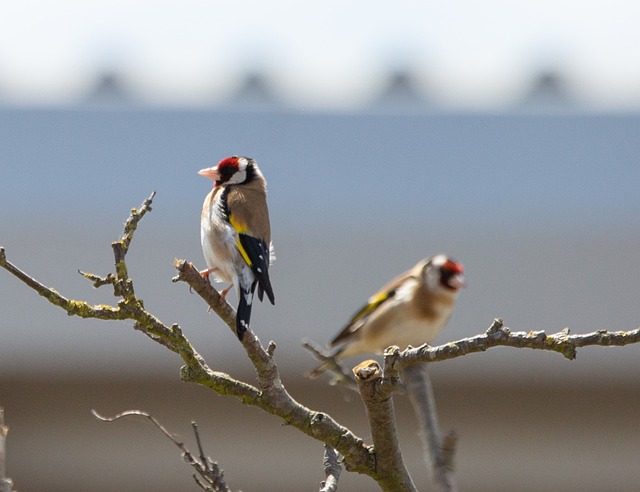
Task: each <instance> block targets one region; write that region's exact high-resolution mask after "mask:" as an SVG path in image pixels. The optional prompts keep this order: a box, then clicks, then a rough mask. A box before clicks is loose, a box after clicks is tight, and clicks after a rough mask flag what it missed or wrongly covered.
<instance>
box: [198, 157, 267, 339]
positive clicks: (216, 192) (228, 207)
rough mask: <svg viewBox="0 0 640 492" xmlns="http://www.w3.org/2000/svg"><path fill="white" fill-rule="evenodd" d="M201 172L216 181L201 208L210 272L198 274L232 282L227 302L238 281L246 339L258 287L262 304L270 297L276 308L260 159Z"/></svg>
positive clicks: (230, 160)
mask: <svg viewBox="0 0 640 492" xmlns="http://www.w3.org/2000/svg"><path fill="white" fill-rule="evenodd" d="M198 174H200V175H201V176H204V177H206V178H209V179H212V180H213V181H214V184H213V189H212V190H211V192H209V194H208V195H207V197H206V198H205V200H204V205H203V207H202V216H201V223H200V225H201V227H200V237H201V241H202V251H203V253H204V258H205V261H206V263H207V267H208V268H207V269H206V270H203V271H202V272H200V273H201V274H202V276H204V277H207V278H208V276H209V274H213V275H214V277H215V278H216V280H218V281H220V282H230V283H231V285H230V286H229V287H227V288H226V289H225V290H223V291H222V292H221V294H222V297H223V298H224V297H225V296H226V295H227V293H228V292H229V290H230V289H231V288H232V287H233V285H234V283H237V287H238V312H237V314H236V332H237V335H238V338H239V339H240V340H242V338H243V335H244V333H245V331H246V330H247V328H248V327H249V322H250V320H251V305H252V303H253V298H254V292H255V290H256V287H257V289H258V298H259V299H260V300H261V301H262V299H263V295H264V294H266V295H267V298H268V299H269V301H270V302H271V304H275V297H274V295H273V288H272V287H271V281H270V279H269V266H270V264H271V261H272V260H273V254H272V247H271V226H270V223H269V210H268V208H267V182H266V180H265V179H264V176H263V175H262V172H260V169H259V168H258V164H257V163H256V161H255V160H253V159H251V158H249V157H241V156H233V157H227V158H226V159H223V160H221V161H220V162H219V163H218V165H217V166H215V167H210V168H206V169H202V170H200V171H198Z"/></svg>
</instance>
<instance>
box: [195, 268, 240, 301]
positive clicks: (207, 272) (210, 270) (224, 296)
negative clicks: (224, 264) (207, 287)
mask: <svg viewBox="0 0 640 492" xmlns="http://www.w3.org/2000/svg"><path fill="white" fill-rule="evenodd" d="M217 271H219V269H218V268H207V269H206V270H200V272H199V273H200V275H201V276H202V278H203V279H205V280H206V281H207V282H209V284H211V280H209V275H211V274H212V273H215V272H217ZM232 288H233V284H231V285H230V286H229V287H227V288H226V289H223V290H221V291H219V292H218V293H219V294H220V297H221V298H222V300H223V301H226V300H227V294H228V293H229V291H230V290H231V289H232Z"/></svg>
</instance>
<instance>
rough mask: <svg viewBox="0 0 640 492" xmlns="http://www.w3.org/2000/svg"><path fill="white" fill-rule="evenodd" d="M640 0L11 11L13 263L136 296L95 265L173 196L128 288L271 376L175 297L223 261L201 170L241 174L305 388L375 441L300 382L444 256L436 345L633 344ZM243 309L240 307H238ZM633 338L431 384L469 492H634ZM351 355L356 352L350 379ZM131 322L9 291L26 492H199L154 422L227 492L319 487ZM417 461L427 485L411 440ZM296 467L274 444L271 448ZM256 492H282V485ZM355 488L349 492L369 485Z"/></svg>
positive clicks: (221, 364) (1, 342)
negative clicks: (545, 338) (502, 328)
mask: <svg viewBox="0 0 640 492" xmlns="http://www.w3.org/2000/svg"><path fill="white" fill-rule="evenodd" d="M639 24H640V4H635V3H633V2H626V1H624V2H623V1H618V0H613V1H612V0H609V1H607V2H604V1H598V0H594V1H588V2H577V1H575V0H574V1H570V0H569V1H562V2H558V1H553V2H552V1H549V0H542V1H538V2H535V3H530V4H526V5H523V4H517V5H516V4H511V3H509V2H502V1H491V0H490V1H487V2H482V3H477V2H471V1H465V0H459V1H453V2H446V3H444V2H415V1H399V2H394V3H393V6H390V5H386V4H385V5H383V4H382V3H376V2H363V1H355V2H348V3H347V4H344V3H343V2H332V1H328V2H327V1H325V2H306V3H305V4H304V6H303V5H301V4H300V3H299V2H293V1H290V0H275V1H272V2H258V1H242V2H205V1H186V2H180V3H178V2H171V1H157V0H156V1H154V2H151V1H147V0H139V1H137V2H135V3H134V4H131V2H124V1H109V2H106V1H94V2H90V3H86V2H78V1H73V0H61V1H58V2H44V1H42V0H40V1H38V0H31V1H29V0H22V1H20V2H12V3H6V2H5V4H3V5H2V7H0V245H2V246H4V247H5V248H6V251H7V256H8V258H9V260H10V261H12V262H14V263H15V264H16V265H18V266H19V267H21V268H23V269H24V270H26V271H27V272H29V273H30V274H32V275H33V276H34V277H36V278H38V279H39V280H40V281H42V282H43V283H45V284H46V285H49V286H52V287H55V288H56V289H57V290H58V291H60V292H61V293H62V294H63V295H65V296H67V297H70V298H75V299H85V300H88V301H90V302H93V303H113V302H115V301H114V299H113V297H112V296H111V292H110V290H109V289H108V288H102V289H98V290H96V289H93V288H92V287H91V284H90V283H89V282H87V281H86V280H85V279H83V278H82V277H80V276H79V275H77V273H76V270H78V269H81V270H83V271H89V272H93V273H95V274H99V275H105V274H106V273H108V272H110V271H112V270H113V256H112V252H111V248H110V244H111V242H112V241H113V240H115V239H117V238H118V237H119V235H120V233H121V228H122V224H123V222H124V220H125V219H126V217H127V216H128V213H129V210H130V208H131V207H137V206H139V205H140V204H141V202H142V201H143V200H144V198H146V197H147V196H148V195H149V194H150V192H151V191H153V190H155V191H157V193H158V194H157V196H156V199H155V202H154V206H153V212H152V213H151V214H149V215H148V216H146V217H145V218H144V219H143V221H142V223H141V224H140V227H139V229H138V231H137V233H136V237H135V239H134V243H133V245H132V248H131V251H130V253H129V256H128V265H129V269H130V273H131V275H132V277H133V279H134V281H135V285H136V288H137V292H138V294H139V296H140V297H142V298H143V299H144V300H145V305H146V307H147V308H148V309H149V310H150V311H151V312H153V313H154V314H156V315H157V316H158V317H160V318H161V319H162V320H163V321H164V322H166V323H174V322H177V323H179V324H180V325H181V327H182V329H183V330H184V332H185V333H186V335H187V336H188V337H189V339H190V340H191V341H192V342H193V343H194V345H195V346H196V348H197V350H198V351H199V352H200V353H202V354H203V355H204V356H205V358H206V359H207V361H208V363H209V365H210V366H212V367H213V368H215V369H218V370H222V371H226V372H229V373H231V374H232V375H234V376H238V377H241V378H244V379H245V380H248V381H249V382H251V381H253V378H254V376H253V374H252V371H251V367H250V365H249V363H248V361H247V360H246V356H245V355H244V353H243V351H242V349H241V347H240V346H239V344H238V343H237V341H236V340H235V339H234V338H233V337H232V336H231V334H230V332H229V331H228V330H227V329H226V328H225V326H224V325H223V324H222V322H220V321H219V320H218V319H216V317H215V316H214V315H212V314H208V313H207V309H206V307H205V306H204V304H203V303H202V302H201V301H200V299H199V298H198V297H197V296H196V295H193V294H190V293H189V290H188V288H187V287H185V285H183V284H172V283H171V277H172V276H173V275H174V269H173V266H172V263H173V260H174V258H186V259H188V260H190V261H193V262H194V263H195V264H196V265H197V266H200V267H204V261H203V259H202V253H201V250H200V239H199V215H200V208H201V204H202V200H203V199H204V196H205V195H206V193H208V191H209V189H210V187H211V184H210V182H209V181H207V180H204V179H202V178H201V177H199V176H198V175H197V174H196V171H197V170H198V169H200V168H202V167H204V166H209V165H213V164H215V163H216V162H217V161H219V160H220V159H221V158H223V157H226V156H228V155H232V154H241V155H248V156H251V157H254V158H256V159H257V160H258V162H259V163H260V166H261V168H262V170H263V172H264V174H265V176H266V177H267V180H268V182H269V192H270V195H269V203H270V210H271V218H272V229H273V236H274V242H275V246H276V253H277V257H278V259H277V262H276V263H275V265H274V267H273V269H272V280H273V285H274V289H275V292H276V298H277V304H276V306H275V307H273V306H270V305H262V304H261V305H257V306H256V307H255V308H254V316H253V324H254V326H253V328H254V330H255V331H256V332H257V333H258V335H259V336H260V338H261V339H262V340H263V342H265V343H266V342H268V341H269V340H274V341H275V342H276V343H277V345H278V350H277V352H276V354H277V359H278V363H279V365H280V368H281V371H282V374H283V378H284V381H285V384H286V385H287V387H288V389H289V391H290V393H291V394H292V395H294V397H296V398H297V399H298V400H299V401H301V402H302V403H304V404H306V405H309V406H311V407H312V408H314V409H318V410H323V411H327V412H328V413H330V414H331V415H332V416H333V417H335V418H336V419H338V420H339V421H340V422H341V423H343V424H344V425H347V426H349V427H351V428H352V430H354V432H356V433H357V434H358V435H360V436H362V437H363V438H365V439H369V431H368V429H367V425H366V422H365V420H364V416H363V415H364V412H363V407H362V404H361V402H360V401H359V399H358V397H357V395H351V394H345V393H344V392H343V391H341V390H339V389H337V388H335V387H330V386H328V385H327V384H326V382H327V381H326V380H316V381H308V380H305V379H304V378H303V377H302V374H303V373H304V372H305V371H307V370H309V369H311V368H312V367H313V366H314V364H315V361H314V360H312V359H311V357H310V356H309V355H308V354H306V353H305V352H304V350H303V349H302V348H301V346H300V341H301V339H303V338H310V339H313V340H315V341H316V342H318V343H322V344H323V343H325V342H326V341H328V340H329V339H330V338H331V337H332V336H333V335H334V334H335V333H336V332H337V331H338V330H339V329H340V328H341V326H342V325H343V324H344V323H345V321H346V320H347V319H348V317H349V316H350V315H351V314H352V313H353V312H354V311H355V310H356V309H357V308H358V307H359V306H360V305H361V304H362V303H363V302H364V300H365V299H366V298H367V297H368V296H369V295H370V294H372V293H373V292H374V291H376V290H377V289H378V288H379V287H380V286H381V285H382V284H384V283H385V282H386V281H387V280H389V279H390V278H391V277H393V276H395V275H396V274H397V273H399V272H401V271H403V270H405V269H407V268H409V267H410V266H412V265H413V264H414V263H416V262H417V261H418V260H420V259H421V258H423V257H426V256H430V255H432V254H435V253H438V252H444V253H447V254H450V255H452V256H454V257H455V258H457V259H459V260H460V261H462V262H463V263H464V265H465V268H466V277H467V280H468V288H467V289H465V291H463V292H462V294H461V296H460V299H459V302H458V307H457V310H456V312H455V314H454V316H453V318H452V320H451V322H450V325H449V327H448V329H447V330H446V331H445V332H444V333H443V334H442V335H441V336H440V338H439V339H438V341H439V342H442V343H444V342H447V341H450V340H455V339H458V338H462V337H466V336H471V335H475V334H477V333H480V332H482V331H484V330H485V329H486V328H487V327H488V326H489V325H490V324H491V321H492V319H493V318H495V317H503V318H504V320H505V323H506V325H507V326H509V327H511V328H512V329H515V330H540V329H544V330H547V331H548V332H556V331H559V330H561V329H563V328H565V327H569V328H571V329H572V330H573V332H588V331H592V330H597V329H612V330H617V329H633V328H636V327H637V326H638V322H639V319H640V307H639V305H638V278H639V277H640V261H639V260H638V249H639V245H640V218H639V214H638V209H639V206H640V197H639V195H638V184H639V183H640V166H639V164H640V162H639V156H640V112H639V111H640V57H639V56H638V53H640V29H638V25H639ZM230 299H231V301H232V303H235V298H234V297H230ZM639 355H640V347H633V346H630V347H625V348H590V349H585V350H581V351H580V352H579V354H578V359H577V360H576V361H567V360H564V359H562V357H561V356H559V355H557V354H548V353H541V352H534V351H525V350H515V349H509V348H496V349H492V350H491V351H489V352H486V353H483V354H479V355H471V356H467V357H463V358H460V359H456V360H453V361H448V362H444V363H440V364H436V365H433V366H432V367H431V374H432V378H433V382H434V387H435V392H436V398H437V402H438V407H439V411H440V416H441V420H442V424H443V427H444V428H445V430H446V429H455V430H456V431H457V433H458V434H459V436H460V440H459V445H458V453H457V465H458V482H459V486H460V489H461V490H478V491H482V490H487V491H489V490H491V491H496V490H522V491H536V490H550V489H551V490H566V491H572V490H576V491H577V490H580V491H582V490H636V488H637V483H638V481H640V471H639V469H638V467H637V466H636V463H637V450H638V448H639V447H640V427H639V426H638V419H637V415H638V413H639V412H640V382H639V381H640V378H639V377H638V375H639V373H640V362H639V360H640V359H639V357H638V356H639ZM359 361H360V360H359V359H354V360H352V361H349V364H350V365H355V364H356V363H357V362H359ZM180 365H181V364H180V360H179V359H178V358H177V357H175V356H173V355H172V354H170V353H168V352H167V351H166V350H164V349H163V348H162V347H160V346H156V345H154V344H153V343H152V342H150V341H149V340H148V339H146V338H145V337H144V336H142V335H141V334H140V333H137V332H135V331H134V330H133V329H132V327H131V326H130V324H129V323H107V322H99V321H90V320H81V319H75V318H69V317H67V316H66V315H65V314H64V313H63V312H62V311H61V310H60V309H57V308H55V307H53V306H51V305H49V304H48V303H47V302H46V301H45V300H43V299H41V298H39V297H38V296H37V294H35V293H34V292H33V291H31V290H29V289H28V288H27V287H26V286H24V285H23V284H21V283H20V282H19V281H17V280H16V279H15V278H13V277H11V276H10V275H9V274H8V273H7V272H5V271H4V270H3V271H0V406H3V407H4V408H5V418H6V423H7V425H9V427H10V429H11V430H10V433H9V440H8V450H7V451H8V455H7V473H8V475H9V476H10V477H12V478H13V479H14V481H15V483H16V488H17V489H18V490H20V491H21V492H31V491H42V490H47V491H67V492H69V491H76V490H77V491H85V490H94V491H98V492H101V491H114V490H118V491H139V490H154V491H175V490H198V489H197V487H196V485H195V484H193V482H192V479H191V478H190V474H191V472H190V469H189V467H188V466H187V465H186V464H184V463H183V462H182V461H181V459H180V457H179V454H178V451H177V449H175V448H174V447H173V445H171V444H170V443H169V442H168V441H167V440H166V439H165V438H164V437H163V436H162V435H160V434H159V432H157V431H156V430H155V429H154V428H152V427H151V426H149V425H147V424H144V423H140V422H137V421H135V420H131V419H129V420H126V421H120V422H118V423H113V424H104V423H100V422H98V421H96V420H95V419H94V418H93V417H92V415H91V413H90V410H91V409H96V410H97V411H99V412H100V413H103V414H106V415H111V414H115V413H118V412H120V411H123V410H127V409H131V408H137V409H143V410H146V411H148V412H150V413H152V414H153V415H154V416H156V417H157V418H158V419H159V420H161V421H162V422H163V423H164V424H165V425H166V426H167V427H168V428H169V429H170V430H171V431H173V432H175V433H176V434H177V435H178V436H179V437H180V438H181V439H184V440H185V441H186V442H187V445H188V446H190V447H191V449H192V450H195V442H194V441H193V439H192V436H191V430H190V422H191V421H192V420H196V421H197V422H198V423H199V425H200V430H201V434H202V437H203V440H204V443H205V447H206V451H207V452H208V453H209V454H210V455H211V456H212V457H213V458H214V459H215V460H218V461H219V462H220V465H221V466H222V468H223V469H224V470H225V472H226V477H227V479H228V483H229V484H230V485H231V486H232V487H233V488H234V489H238V488H242V490H245V491H251V490H276V489H277V490H292V491H294V490H295V491H298V490H317V488H318V486H317V484H318V482H319V481H320V480H321V479H322V478H323V477H322V466H321V465H322V446H321V445H320V444H319V443H317V442H314V441H311V440H310V439H308V438H307V437H305V436H302V435H301V434H300V433H299V432H297V431H295V430H294V429H289V428H284V427H282V426H281V423H280V422H279V421H278V420H277V419H274V418H271V417H268V416H265V415H263V414H262V413H261V412H259V411H258V410H255V409H252V408H248V407H245V406H243V405H242V404H240V403H239V402H237V401H235V400H229V399H226V398H222V397H218V396H216V395H214V394H212V393H211V392H210V391H207V390H205V389H203V388H200V387H197V386H195V385H187V384H184V383H180V382H179V379H178V370H179V367H180ZM396 402H397V406H398V419H399V428H400V432H401V438H402V446H403V449H404V452H405V456H406V459H407V462H408V466H409V468H410V470H411V471H412V473H413V474H414V477H415V479H416V482H417V483H418V484H419V487H420V489H421V490H426V489H427V488H428V485H427V484H428V475H427V473H426V472H425V470H424V466H423V463H422V454H421V450H420V442H419V440H418V438H417V436H416V433H415V427H416V426H415V420H414V417H413V414H412V411H411V409H410V408H409V407H408V405H407V401H406V397H405V396H403V395H399V396H398V397H397V398H396ZM274 449H277V453H274ZM265 483H267V484H269V485H267V486H265ZM372 489H373V482H371V481H370V480H369V479H367V478H366V477H359V476H355V475H352V474H347V473H345V474H343V476H342V479H341V490H350V491H367V490H372Z"/></svg>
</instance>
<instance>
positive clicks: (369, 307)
mask: <svg viewBox="0 0 640 492" xmlns="http://www.w3.org/2000/svg"><path fill="white" fill-rule="evenodd" d="M394 294H395V290H386V291H382V292H378V293H377V294H375V295H373V296H371V297H370V298H369V300H368V301H367V304H365V305H364V306H363V307H362V309H360V311H358V312H357V313H356V314H355V315H354V316H353V318H351V322H352V323H353V322H354V321H357V320H359V319H362V318H364V317H365V316H368V315H369V314H371V313H372V312H373V311H375V309H376V308H377V307H378V306H379V305H380V304H382V303H383V302H384V301H386V300H387V299H389V298H390V297H392V296H393V295H394Z"/></svg>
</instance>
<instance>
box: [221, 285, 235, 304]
mask: <svg viewBox="0 0 640 492" xmlns="http://www.w3.org/2000/svg"><path fill="white" fill-rule="evenodd" d="M232 287H233V284H231V285H230V286H229V287H227V288H226V289H223V290H221V291H220V297H222V300H223V301H226V300H227V294H228V293H229V291H230V290H231V288H232Z"/></svg>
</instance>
